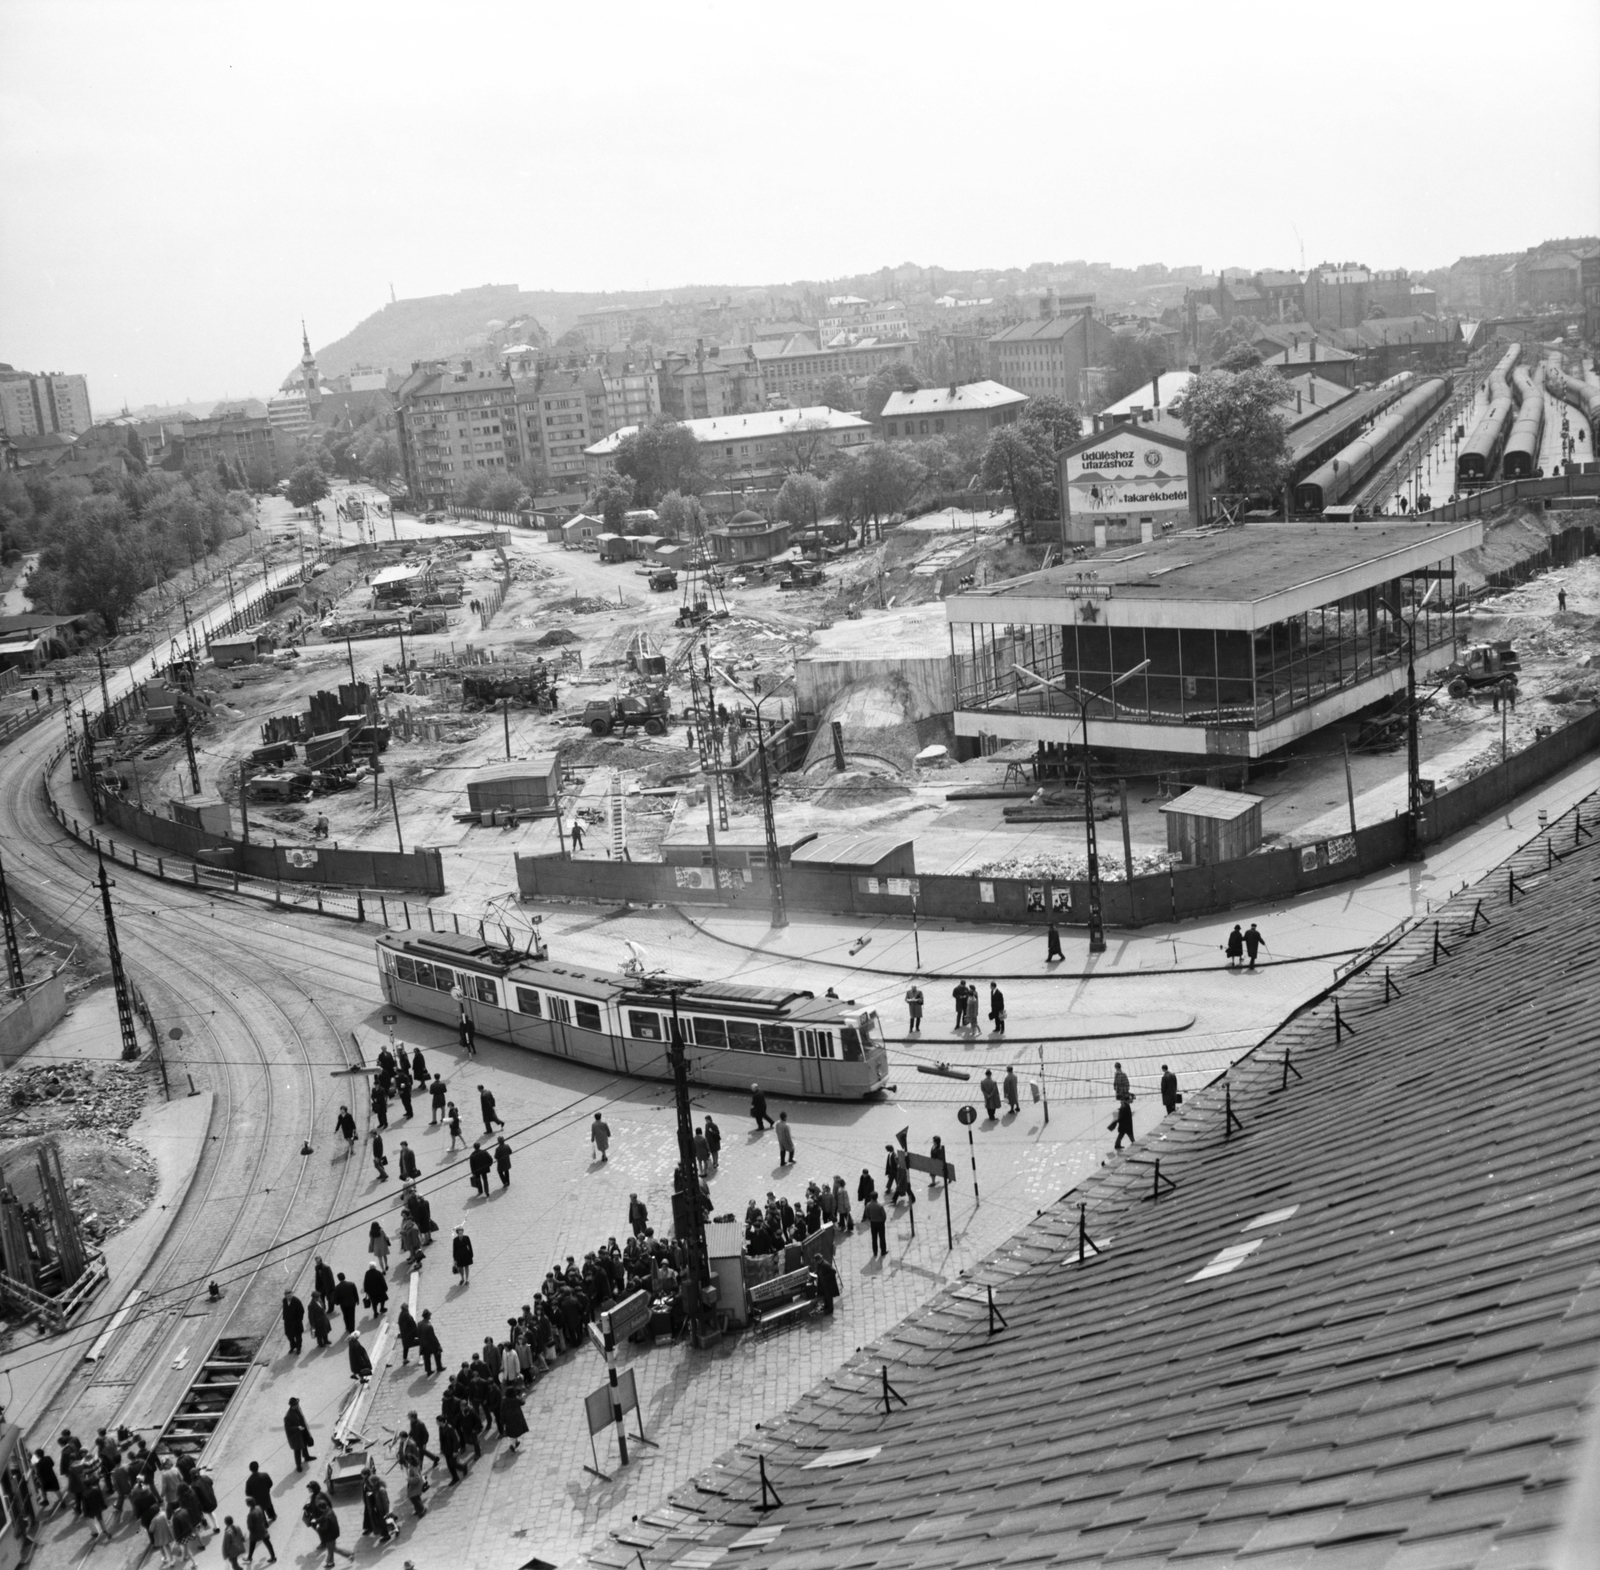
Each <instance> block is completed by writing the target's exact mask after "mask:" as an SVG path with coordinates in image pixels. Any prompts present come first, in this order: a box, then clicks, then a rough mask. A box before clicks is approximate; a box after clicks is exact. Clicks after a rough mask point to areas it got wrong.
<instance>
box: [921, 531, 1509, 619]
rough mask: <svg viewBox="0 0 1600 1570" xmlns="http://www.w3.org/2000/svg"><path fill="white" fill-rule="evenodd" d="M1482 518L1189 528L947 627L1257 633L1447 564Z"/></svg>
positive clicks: (973, 601)
mask: <svg viewBox="0 0 1600 1570" xmlns="http://www.w3.org/2000/svg"><path fill="white" fill-rule="evenodd" d="M1482 543H1483V525H1482V524H1481V523H1478V522H1472V523H1461V524H1449V525H1445V524H1439V525H1431V526H1430V525H1428V524H1420V523H1401V522H1399V521H1395V522H1392V523H1391V522H1389V521H1388V520H1380V521H1376V522H1369V523H1354V524H1330V523H1251V524H1244V525H1241V526H1236V527H1234V528H1228V529H1214V530H1213V529H1189V530H1185V531H1183V532H1182V533H1180V534H1173V535H1168V536H1167V537H1166V538H1164V539H1161V540H1156V541H1153V542H1152V543H1151V544H1149V545H1137V546H1130V547H1129V548H1128V549H1126V550H1119V551H1112V552H1107V553H1106V554H1105V555H1102V556H1092V557H1089V558H1088V559H1087V560H1085V561H1083V562H1082V563H1078V564H1074V565H1073V566H1071V567H1051V568H1048V569H1046V570H1045V571H1044V572H1035V573H1029V574H1027V575H1026V576H1024V577H1021V578H1011V579H1008V580H1006V581H1005V582H1003V583H998V584H994V585H992V586H990V587H987V588H982V589H972V590H968V591H967V592H966V593H964V594H957V595H952V596H951V597H950V598H949V599H947V600H946V601H945V602H944V603H945V614H946V616H947V617H948V619H949V620H950V621H952V622H984V623H993V622H1010V623H1017V622H1022V623H1027V622H1034V623H1041V624H1048V623H1063V624H1064V623H1067V622H1080V621H1081V622H1089V623H1095V622H1098V623H1100V624H1101V625H1105V626H1113V627H1218V628H1237V629H1242V630H1253V629H1255V628H1257V627H1268V626H1271V625H1272V624H1273V623H1274V622H1278V621H1282V620H1284V619H1285V618H1286V617H1289V616H1294V615H1298V614H1300V613H1302V612H1304V611H1308V610H1314V609H1315V608H1316V607H1317V606H1319V605H1327V604H1329V603H1330V602H1332V601H1334V600H1338V599H1343V598H1344V597H1345V596H1346V595H1350V594H1356V593H1359V592H1361V591H1362V590H1364V589H1371V588H1377V587H1379V586H1380V585H1382V584H1385V583H1388V582H1390V581H1391V580H1392V579H1395V578H1402V577H1404V576H1406V574H1408V573H1412V572H1417V571H1420V570H1421V569H1423V568H1425V567H1430V566H1433V565H1435V564H1436V563H1439V562H1442V561H1447V560H1448V559H1449V558H1450V557H1452V556H1458V555H1460V554H1461V553H1462V552H1463V551H1468V550H1471V549H1472V548H1473V547H1474V546H1477V545H1481V544H1482Z"/></svg>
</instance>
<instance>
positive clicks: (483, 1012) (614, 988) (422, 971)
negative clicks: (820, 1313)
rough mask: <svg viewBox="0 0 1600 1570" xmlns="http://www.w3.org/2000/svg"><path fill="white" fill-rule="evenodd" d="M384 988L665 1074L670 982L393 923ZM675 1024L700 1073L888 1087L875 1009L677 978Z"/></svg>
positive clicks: (564, 1047) (417, 1007)
mask: <svg viewBox="0 0 1600 1570" xmlns="http://www.w3.org/2000/svg"><path fill="white" fill-rule="evenodd" d="M377 948H378V973H379V978H380V980H381V982H382V986H383V995H384V997H385V998H387V999H388V1001H389V1002H390V1003H392V1004H393V1005H394V1006H395V1007H396V1008H399V1009H404V1010H405V1012H406V1013H408V1014H416V1015H419V1016H420V1017H421V1018H423V1019H431V1020H435V1021H437V1022H438V1023H439V1024H442V1025H450V1026H455V1027H459V1025H460V1023H461V1021H462V1018H463V1016H465V1017H466V1018H467V1019H470V1021H471V1023H472V1028H473V1030H474V1032H475V1033H477V1034H480V1035H484V1036H491V1037H493V1038H494V1039H495V1040H498V1041H507V1042H510V1044H511V1045H512V1046H514V1047H522V1048H524V1049H525V1050H527V1051H529V1052H538V1053H542V1054H544V1055H545V1056H546V1057H554V1058H565V1059H567V1060H568V1061H569V1062H572V1063H582V1064H584V1065H586V1066H587V1067H589V1068H595V1069H600V1070H601V1071H603V1072H605V1073H608V1074H634V1075H638V1076H639V1077H640V1078H641V1079H670V1078H671V1077H672V1067H671V1064H670V1062H669V1061H668V1055H667V1053H668V1043H669V1042H670V1040H671V1019H672V1012H673V1010H672V1000H671V990H672V988H673V986H674V983H673V981H672V980H671V978H669V977H663V978H660V979H655V978H645V977H641V976H632V975H622V974H617V973H608V972H605V971H597V970H588V969H584V968H580V967H577V966H573V965H564V964H557V963H556V962H555V961H554V960H551V959H544V958H536V957H534V956H532V955H528V954H523V953H520V952H518V951H516V950H514V949H506V948H499V947H496V946H495V945H494V944H491V943H489V942H487V941H486V940H484V939H482V938H478V937H473V936H471V935H469V934H466V933H460V934H457V933H445V932H411V931H407V932H387V933H385V934H384V935H383V936H382V937H380V938H379V939H378V940H377ZM677 999H678V1010H677V1011H678V1024H679V1029H680V1031H681V1033H682V1035H683V1039H684V1042H685V1044H686V1045H687V1047H688V1075H689V1079H690V1081H691V1082H692V1083H694V1084H696V1085H707V1086H714V1087H716V1088H718V1089H723V1090H748V1089H749V1088H750V1086H751V1085H752V1084H759V1085H760V1086H761V1088H762V1089H763V1090H764V1091H766V1092H767V1093H768V1094H769V1095H771V1094H778V1095H787V1096H809V1097H816V1098H820V1099H823V1100H829V1101H859V1100H863V1099H865V1098H866V1097H868V1096H872V1095H875V1094H876V1093H877V1092H878V1091H880V1090H882V1089H883V1088H884V1086H885V1085H886V1084H887V1083H888V1079H889V1055H888V1052H887V1050H886V1049H885V1047H884V1044H883V1032H882V1027H881V1026H880V1024H879V1022H878V1015H877V1012H876V1011H875V1010H873V1009H866V1008H857V1007H855V1006H854V1005H853V1004H850V1003H847V1002H845V1001H843V1000H841V999H839V998H818V997H816V996H815V995H814V994H812V993H810V992H802V991H800V990H799V989H798V988H794V987H752V986H746V985H744V984H742V983H739V982H732V981H696V982H685V983H684V984H683V990H682V991H680V992H678V994H677Z"/></svg>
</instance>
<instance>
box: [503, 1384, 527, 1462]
mask: <svg viewBox="0 0 1600 1570" xmlns="http://www.w3.org/2000/svg"><path fill="white" fill-rule="evenodd" d="M521 1385H522V1381H521V1380H520V1379H513V1380H511V1381H510V1382H508V1383H507V1384H506V1386H505V1388H504V1391H503V1393H502V1395H501V1397H500V1432H501V1433H502V1434H504V1435H505V1437H506V1438H507V1439H509V1440H510V1441H511V1450H512V1453H513V1454H515V1453H516V1452H517V1451H519V1450H520V1449H521V1448H522V1436H523V1435H524V1434H525V1433H527V1431H528V1419H527V1418H526V1417H525V1416H524V1415H523V1411H522V1393H521Z"/></svg>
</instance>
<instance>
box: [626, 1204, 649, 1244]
mask: <svg viewBox="0 0 1600 1570" xmlns="http://www.w3.org/2000/svg"><path fill="white" fill-rule="evenodd" d="M628 1226H629V1228H630V1229H631V1230H632V1232H633V1235H634V1236H635V1237H643V1236H644V1235H645V1233H646V1232H648V1231H649V1230H650V1210H649V1207H648V1206H647V1205H646V1204H645V1202H644V1201H643V1200H642V1199H640V1198H639V1196H638V1195H637V1194H630V1195H628Z"/></svg>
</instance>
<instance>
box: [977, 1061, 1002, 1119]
mask: <svg viewBox="0 0 1600 1570" xmlns="http://www.w3.org/2000/svg"><path fill="white" fill-rule="evenodd" d="M978 1089H979V1090H980V1091H982V1092H983V1110H984V1114H985V1116H986V1117H987V1118H988V1119H989V1121H990V1122H991V1123H992V1122H994V1121H995V1119H996V1118H998V1117H999V1116H1000V1087H999V1086H998V1085H997V1084H995V1082H994V1070H993V1069H987V1068H986V1069H985V1070H984V1071H983V1078H982V1079H981V1080H980V1081H979V1082H978Z"/></svg>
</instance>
